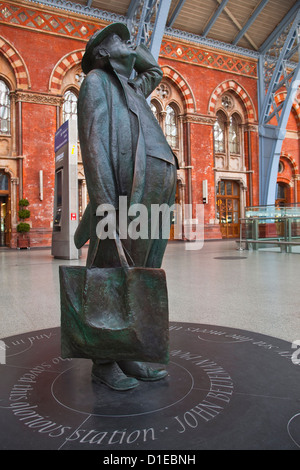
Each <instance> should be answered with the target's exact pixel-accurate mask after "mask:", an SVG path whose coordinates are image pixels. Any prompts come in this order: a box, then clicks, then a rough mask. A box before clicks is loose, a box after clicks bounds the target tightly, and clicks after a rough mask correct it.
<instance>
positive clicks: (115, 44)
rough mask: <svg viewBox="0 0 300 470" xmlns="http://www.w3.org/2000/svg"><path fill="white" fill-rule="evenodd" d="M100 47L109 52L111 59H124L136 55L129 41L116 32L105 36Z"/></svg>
mask: <svg viewBox="0 0 300 470" xmlns="http://www.w3.org/2000/svg"><path fill="white" fill-rule="evenodd" d="M101 47H103V48H104V49H106V50H107V51H108V52H109V55H110V58H111V59H115V60H117V59H121V60H124V59H126V58H131V59H133V58H134V57H136V52H135V50H134V47H133V46H132V44H131V42H130V41H127V40H123V39H121V38H120V37H119V36H118V35H117V34H111V35H110V36H108V37H107V38H105V39H104V40H103V41H102V43H101Z"/></svg>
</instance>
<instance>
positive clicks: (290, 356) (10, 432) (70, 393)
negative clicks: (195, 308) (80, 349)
mask: <svg viewBox="0 0 300 470" xmlns="http://www.w3.org/2000/svg"><path fill="white" fill-rule="evenodd" d="M295 339H296V338H295ZM297 344H298V343H297V342H296V343H295V344H294V345H292V344H289V343H287V342H285V341H281V340H279V339H276V338H271V337H268V336H263V335H259V334H256V333H251V332H247V331H242V330H234V329H230V328H225V327H224V328H223V327H218V326H209V325H197V324H189V323H171V324H170V363H169V364H168V366H167V368H168V376H167V378H165V379H163V380H161V381H158V382H140V384H139V386H138V387H137V388H136V389H133V390H130V391H127V392H117V391H112V390H110V389H108V388H107V387H106V386H105V385H103V386H99V385H97V384H95V383H94V382H92V380H91V365H92V364H91V361H89V360H85V359H62V358H61V357H60V330H59V328H53V329H48V330H41V331H36V332H32V333H30V334H24V335H19V336H15V337H10V338H6V339H4V340H2V342H1V343H0V346H1V349H0V351H1V356H0V362H1V365H0V370H1V383H0V390H1V393H0V416H1V427H0V442H1V444H0V447H1V448H2V449H52V450H54V449H63V450H64V449H65V450H71V449H76V450H77V449H79V450H80V449H82V450H86V449H99V450H105V451H110V450H111V451H126V450H130V451H132V450H148V451H149V450H160V449H162V450H165V451H166V450H184V449H186V450H193V449H195V450H196V449H198V450H199V449H216V450H217V449H299V448H300V403H299V395H300V380H299V379H300V376H299V374H300V367H299V365H300V364H299V363H300V360H299V358H300V346H297Z"/></svg>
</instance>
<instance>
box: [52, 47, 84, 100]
mask: <svg viewBox="0 0 300 470" xmlns="http://www.w3.org/2000/svg"><path fill="white" fill-rule="evenodd" d="M83 54H84V50H83V49H82V50H81V49H79V50H77V51H73V52H70V53H69V54H66V55H65V56H64V57H63V58H62V59H60V60H59V62H57V64H56V65H55V67H54V69H53V70H52V73H51V76H50V80H49V91H50V92H51V93H60V92H61V84H62V80H63V78H64V76H65V74H66V73H67V72H68V70H70V69H71V68H72V67H74V66H75V65H78V64H79V63H81V60H82V57H83Z"/></svg>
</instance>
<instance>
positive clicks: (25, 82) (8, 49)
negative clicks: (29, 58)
mask: <svg viewBox="0 0 300 470" xmlns="http://www.w3.org/2000/svg"><path fill="white" fill-rule="evenodd" d="M0 52H1V53H2V54H3V55H4V57H5V58H6V59H7V60H8V62H9V63H10V65H11V67H12V68H13V70H14V73H15V77H16V81H17V88H20V89H22V90H28V89H29V88H31V82H30V77H29V72H28V70H27V67H26V64H25V62H24V60H23V58H22V56H21V55H20V54H19V52H18V51H17V50H16V48H15V47H14V46H12V44H10V43H9V42H8V41H7V40H6V39H4V38H3V37H0Z"/></svg>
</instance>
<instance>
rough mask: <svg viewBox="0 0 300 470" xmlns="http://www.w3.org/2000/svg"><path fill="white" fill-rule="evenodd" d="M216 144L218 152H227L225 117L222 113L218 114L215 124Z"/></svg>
mask: <svg viewBox="0 0 300 470" xmlns="http://www.w3.org/2000/svg"><path fill="white" fill-rule="evenodd" d="M214 143H215V151H216V152H220V153H223V152H225V116H224V114H223V113H222V112H218V113H217V120H216V122H215V124H214Z"/></svg>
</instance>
